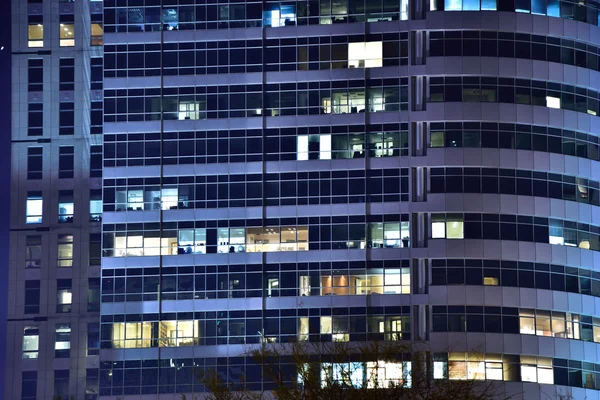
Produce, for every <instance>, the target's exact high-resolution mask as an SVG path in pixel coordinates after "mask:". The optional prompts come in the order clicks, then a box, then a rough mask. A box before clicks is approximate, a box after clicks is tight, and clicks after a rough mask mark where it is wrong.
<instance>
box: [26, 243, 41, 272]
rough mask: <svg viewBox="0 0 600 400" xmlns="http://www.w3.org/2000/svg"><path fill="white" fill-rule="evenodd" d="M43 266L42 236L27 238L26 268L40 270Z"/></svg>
mask: <svg viewBox="0 0 600 400" xmlns="http://www.w3.org/2000/svg"><path fill="white" fill-rule="evenodd" d="M41 264H42V237H41V236H40V235H35V236H27V237H26V238H25V268H40V266H41Z"/></svg>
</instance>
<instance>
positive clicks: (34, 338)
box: [23, 326, 40, 359]
mask: <svg viewBox="0 0 600 400" xmlns="http://www.w3.org/2000/svg"><path fill="white" fill-rule="evenodd" d="M39 348H40V330H39V328H38V327H36V326H26V327H25V329H24V330H23V358H24V359H25V358H38V350H39Z"/></svg>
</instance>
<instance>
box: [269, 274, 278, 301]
mask: <svg viewBox="0 0 600 400" xmlns="http://www.w3.org/2000/svg"><path fill="white" fill-rule="evenodd" d="M277 292H279V278H269V279H268V280H267V296H268V297H271V296H273V295H275V294H276V293H277Z"/></svg>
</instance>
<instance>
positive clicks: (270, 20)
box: [263, 5, 296, 28]
mask: <svg viewBox="0 0 600 400" xmlns="http://www.w3.org/2000/svg"><path fill="white" fill-rule="evenodd" d="M263 21H264V26H271V27H273V28H276V27H279V26H287V25H296V10H295V6H293V5H281V8H280V7H279V6H277V8H276V9H274V10H268V11H263Z"/></svg>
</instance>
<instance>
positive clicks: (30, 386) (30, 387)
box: [21, 371, 37, 400]
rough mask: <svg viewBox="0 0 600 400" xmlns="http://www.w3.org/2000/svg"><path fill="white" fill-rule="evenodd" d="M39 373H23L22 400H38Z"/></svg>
mask: <svg viewBox="0 0 600 400" xmlns="http://www.w3.org/2000/svg"><path fill="white" fill-rule="evenodd" d="M36 396H37V371H25V372H23V375H22V379H21V400H36V398H37V397H36Z"/></svg>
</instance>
